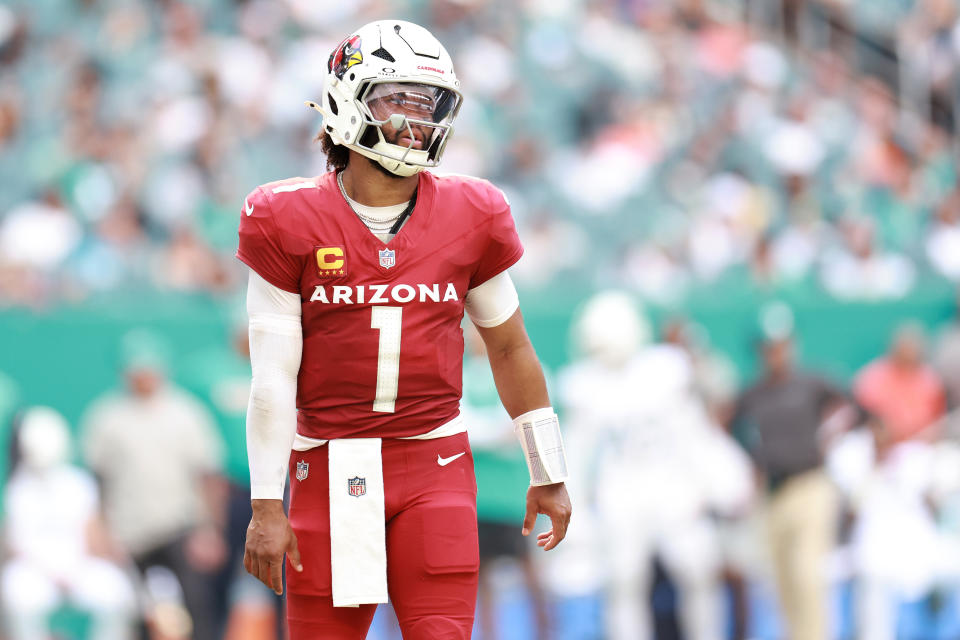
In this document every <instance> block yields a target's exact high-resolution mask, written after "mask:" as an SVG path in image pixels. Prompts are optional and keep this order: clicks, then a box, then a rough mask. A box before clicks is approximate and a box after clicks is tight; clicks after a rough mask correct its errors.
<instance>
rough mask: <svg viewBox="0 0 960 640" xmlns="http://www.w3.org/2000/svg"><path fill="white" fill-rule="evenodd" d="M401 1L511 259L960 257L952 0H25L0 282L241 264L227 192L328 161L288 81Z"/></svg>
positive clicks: (6, 21)
mask: <svg viewBox="0 0 960 640" xmlns="http://www.w3.org/2000/svg"><path fill="white" fill-rule="evenodd" d="M398 12H399V13H402V14H404V17H409V18H412V19H414V20H419V21H421V22H423V23H424V24H425V25H427V26H429V27H430V28H432V29H433V30H434V32H435V33H436V34H437V35H438V37H439V38H440V39H441V41H443V42H446V43H447V44H448V46H449V48H450V50H451V53H452V55H453V57H454V60H455V61H456V64H457V70H458V74H459V76H460V78H461V80H462V85H463V90H464V93H465V95H466V101H465V107H464V109H463V112H462V115H461V117H460V119H459V122H458V123H457V132H456V137H455V143H454V144H452V145H451V146H450V149H449V152H448V153H447V157H446V159H445V166H444V170H446V171H451V172H459V173H469V174H475V175H480V176H484V177H488V178H490V179H492V180H494V181H495V182H496V183H497V184H498V185H500V186H502V187H503V188H504V189H505V190H506V191H507V192H508V194H509V196H510V198H511V202H512V204H513V209H514V214H515V217H516V218H517V220H518V222H519V225H520V228H521V234H522V236H523V237H524V239H525V243H526V246H527V251H528V258H527V260H525V261H524V263H523V264H522V265H521V266H520V268H519V269H518V273H517V276H516V277H517V279H518V281H519V283H520V284H521V286H525V287H528V288H532V287H538V288H548V287H550V286H551V285H556V284H557V283H558V282H561V281H563V282H567V283H569V282H577V283H581V284H583V285H584V286H591V285H597V284H600V283H602V284H604V285H606V286H610V285H611V284H619V285H622V286H625V287H627V288H629V289H632V290H634V291H637V292H638V293H640V294H641V295H642V296H643V297H645V298H647V299H650V300H654V301H657V302H662V303H671V302H679V301H682V300H683V299H685V297H687V296H689V295H692V294H691V290H692V289H695V288H696V287H697V286H699V285H706V286H713V285H715V284H716V283H717V282H727V281H730V282H734V283H736V282H739V283H745V285H746V286H750V287H761V288H790V287H804V286H813V287H816V288H818V289H825V290H826V291H828V292H830V293H831V294H832V295H835V296H837V297H840V298H844V299H849V298H867V299H876V298H897V297H901V296H904V295H906V294H907V293H909V292H910V291H911V290H913V289H914V288H915V287H917V286H918V283H922V282H924V281H925V280H926V279H928V278H930V277H932V278H939V279H947V280H950V281H958V280H960V259H958V258H957V256H958V255H960V192H958V191H957V185H956V172H957V162H956V158H957V153H958V146H957V142H956V136H955V134H956V130H957V125H956V110H957V109H956V107H957V103H958V101H960V99H958V98H957V93H958V88H957V87H958V81H957V75H958V66H960V65H958V63H957V61H958V57H960V26H958V25H960V14H958V8H957V5H956V3H955V2H953V0H899V1H896V2H894V1H893V0H890V1H884V2H876V1H873V0H871V1H867V0H774V1H771V2H751V1H749V0H682V1H680V0H677V1H666V0H632V1H614V0H607V1H604V2H580V1H576V0H571V1H569V2H538V1H535V0H529V1H527V2H523V3H487V2H476V1H472V0H408V1H407V2H401V3H387V2H384V1H379V0H365V1H361V2H356V3H351V4H349V5H343V4H341V3H336V2H332V1H312V0H311V1H307V0H285V1H283V2H274V1H267V0H247V1H234V0H197V1H194V2H179V1H177V0H162V1H157V2H120V1H114V0H47V1H45V2H31V1H28V0H12V1H11V2H6V3H4V4H3V6H2V7H0V88H2V90H0V181H2V184H3V189H2V190H0V304H4V305H29V306H43V305H45V304H49V303H51V302H57V301H62V300H68V301H69V300H76V299H80V298H83V297H86V296H89V295H91V294H95V293H97V292H102V291H109V292H114V291H143V290H145V289H161V290H177V291H187V292H197V291H199V292H207V293H212V294H214V295H221V294H223V293H225V292H230V291H233V290H235V288H236V286H237V284H238V281H239V280H240V278H239V277H238V275H239V267H238V266H237V265H236V264H235V261H233V260H231V259H230V256H231V254H232V251H233V248H234V246H235V229H236V214H237V210H238V207H239V206H240V198H241V194H244V193H247V192H248V191H249V189H250V188H251V187H252V186H253V185H256V184H259V183H262V182H265V181H269V180H274V179H278V178H281V177H287V176H290V175H315V174H317V173H320V172H322V171H324V170H325V162H324V158H323V156H322V154H320V153H319V152H318V148H317V146H316V145H315V144H314V143H313V142H312V139H313V136H314V134H315V133H316V131H317V130H318V127H319V122H318V121H317V119H316V117H315V116H316V114H315V113H314V112H312V111H310V110H309V109H307V108H306V107H304V106H303V101H304V100H306V99H314V98H316V96H318V95H319V94H320V89H321V84H322V81H323V74H324V70H325V66H324V65H325V64H326V60H327V57H328V55H329V51H330V50H331V49H332V47H333V46H334V44H335V43H336V42H338V41H339V40H340V39H341V38H342V36H343V34H344V33H348V32H349V31H350V30H351V29H353V28H355V27H356V26H357V25H359V24H362V23H364V22H365V21H368V20H370V19H372V18H374V17H379V16H383V15H388V14H395V13H398ZM878 52H879V53H878ZM868 54H870V55H868ZM588 254H589V255H591V256H592V258H591V263H590V268H589V269H585V268H584V265H583V263H582V261H581V259H580V257H581V256H583V255H588Z"/></svg>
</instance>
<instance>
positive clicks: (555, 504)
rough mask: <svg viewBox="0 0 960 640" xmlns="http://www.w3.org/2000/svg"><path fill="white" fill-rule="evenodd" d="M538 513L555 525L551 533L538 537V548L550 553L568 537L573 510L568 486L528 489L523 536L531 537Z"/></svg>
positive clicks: (545, 486)
mask: <svg viewBox="0 0 960 640" xmlns="http://www.w3.org/2000/svg"><path fill="white" fill-rule="evenodd" d="M538 513H542V514H544V515H546V516H548V517H549V518H550V522H552V523H553V528H552V529H550V531H546V532H544V533H541V534H540V535H538V536H537V546H538V547H543V550H544V551H549V550H550V549H553V548H554V547H555V546H557V545H558V544H560V541H561V540H563V538H564V536H566V535H567V525H568V524H570V514H571V513H572V508H571V507H570V496H568V495H567V487H566V485H564V484H563V483H562V482H558V483H556V484H545V485H543V486H540V487H530V488H529V489H527V515H526V517H524V519H523V535H525V536H527V535H530V532H531V531H533V525H534V523H535V522H536V521H537V514H538Z"/></svg>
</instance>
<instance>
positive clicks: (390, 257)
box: [378, 249, 397, 269]
mask: <svg viewBox="0 0 960 640" xmlns="http://www.w3.org/2000/svg"><path fill="white" fill-rule="evenodd" d="M378 253H379V254H380V266H381V267H383V268H384V269H389V268H390V267H392V266H393V265H395V264H397V252H396V251H394V250H393V249H384V250H383V251H379V252H378Z"/></svg>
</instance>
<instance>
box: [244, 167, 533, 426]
mask: <svg viewBox="0 0 960 640" xmlns="http://www.w3.org/2000/svg"><path fill="white" fill-rule="evenodd" d="M522 253H523V248H522V247H521V245H520V239H519V237H518V236H517V231H516V227H515V226H514V223H513V217H512V216H511V215H510V207H509V205H508V204H507V201H506V199H505V198H504V196H503V193H502V192H501V191H500V190H499V189H497V188H496V187H494V186H492V185H491V184H490V183H489V182H487V181H485V180H479V179H475V178H466V177H459V176H457V177H440V176H435V175H433V174H432V173H429V172H427V171H423V172H421V173H420V178H419V186H418V188H417V202H416V206H415V207H414V209H413V212H412V213H411V215H410V218H409V219H408V220H407V222H406V224H404V226H403V228H402V229H400V232H399V233H398V234H397V235H396V236H395V237H394V238H393V239H392V240H391V241H390V242H389V243H387V244H384V243H383V242H381V241H380V240H379V239H378V238H377V237H376V236H375V235H373V233H371V232H370V230H369V229H368V228H367V227H366V225H364V223H363V222H362V221H361V220H360V219H359V218H357V216H356V214H355V213H354V212H353V210H352V209H351V208H350V206H349V205H348V204H347V202H346V200H344V198H343V195H342V194H341V193H340V189H339V187H338V186H337V179H336V174H335V173H333V172H330V173H326V174H324V175H322V176H319V177H316V178H291V179H289V180H282V181H279V182H273V183H270V184H267V185H264V186H261V187H258V188H257V189H255V190H254V191H253V192H252V193H250V195H249V196H247V199H246V201H245V202H244V208H243V212H242V214H241V216H240V247H239V249H238V251H237V257H238V258H240V260H242V261H243V262H245V263H246V264H247V265H248V266H249V267H250V268H251V269H253V270H254V271H256V272H257V273H258V274H260V276H261V277H263V278H264V279H265V280H266V281H268V282H270V283H272V284H273V285H275V286H277V287H280V288H281V289H284V290H286V291H290V292H292V293H297V294H299V295H300V299H301V304H302V309H303V316H302V323H303V358H302V360H301V363H300V375H299V378H298V382H297V408H298V409H299V411H298V431H299V432H300V433H301V434H302V435H305V436H308V437H311V438H341V437H400V436H411V435H418V434H422V433H426V432H427V431H430V430H431V429H434V428H436V427H438V426H440V425H441V424H443V423H445V422H447V421H449V420H452V419H453V418H454V417H456V415H457V413H458V411H459V402H460V394H461V387H462V382H463V379H462V368H463V332H462V330H461V329H460V321H461V320H462V318H463V300H464V296H465V294H466V293H467V290H469V289H471V288H473V287H476V286H477V285H480V284H483V283H484V282H486V281H487V280H489V279H490V278H492V277H493V276H495V275H497V274H498V273H500V272H502V271H504V270H505V269H507V268H508V267H510V266H511V265H513V264H514V263H515V262H516V261H517V260H519V259H520V255H521V254H522Z"/></svg>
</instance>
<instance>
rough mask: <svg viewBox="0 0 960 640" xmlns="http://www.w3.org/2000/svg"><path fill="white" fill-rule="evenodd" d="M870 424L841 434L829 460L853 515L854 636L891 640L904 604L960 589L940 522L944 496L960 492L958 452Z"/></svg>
mask: <svg viewBox="0 0 960 640" xmlns="http://www.w3.org/2000/svg"><path fill="white" fill-rule="evenodd" d="M867 424H868V426H867V428H864V429H857V430H854V431H851V432H849V433H846V434H844V435H843V436H842V437H841V438H840V439H839V441H838V443H837V444H836V445H835V446H834V447H832V448H831V451H830V453H829V455H828V458H827V461H828V468H829V469H830V472H831V477H833V478H834V480H835V481H836V482H837V484H838V486H839V487H840V488H841V489H842V490H843V492H844V495H845V496H846V497H847V500H848V501H849V504H850V506H851V509H852V511H853V515H854V521H853V526H852V530H851V535H850V545H849V560H850V562H849V565H850V567H851V569H852V572H853V577H854V579H855V586H856V589H855V598H856V600H855V602H856V605H855V619H856V623H857V624H856V628H857V637H858V638H860V640H895V638H896V637H897V629H898V612H899V609H898V608H899V605H900V604H901V603H904V602H916V601H918V600H920V599H922V598H923V597H925V596H927V595H929V594H931V593H932V592H933V590H934V589H936V588H948V589H955V588H956V587H957V585H958V584H960V545H958V543H957V537H956V532H955V531H945V530H943V529H942V528H941V526H940V525H939V523H938V519H940V517H941V513H942V512H941V511H940V510H941V507H943V506H945V505H944V500H943V498H944V496H948V495H950V494H954V495H955V494H956V492H957V490H958V488H960V482H958V481H960V464H958V456H960V452H958V449H957V445H956V444H955V443H931V442H927V441H925V440H919V439H910V440H905V441H898V440H897V439H896V438H895V437H894V436H893V435H892V434H891V433H889V432H888V430H887V427H886V426H885V424H884V423H883V422H882V421H880V420H877V419H876V418H873V419H871V420H869V421H868V423H867ZM942 515H943V516H946V517H944V518H943V520H944V521H948V520H949V516H950V514H949V513H942Z"/></svg>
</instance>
